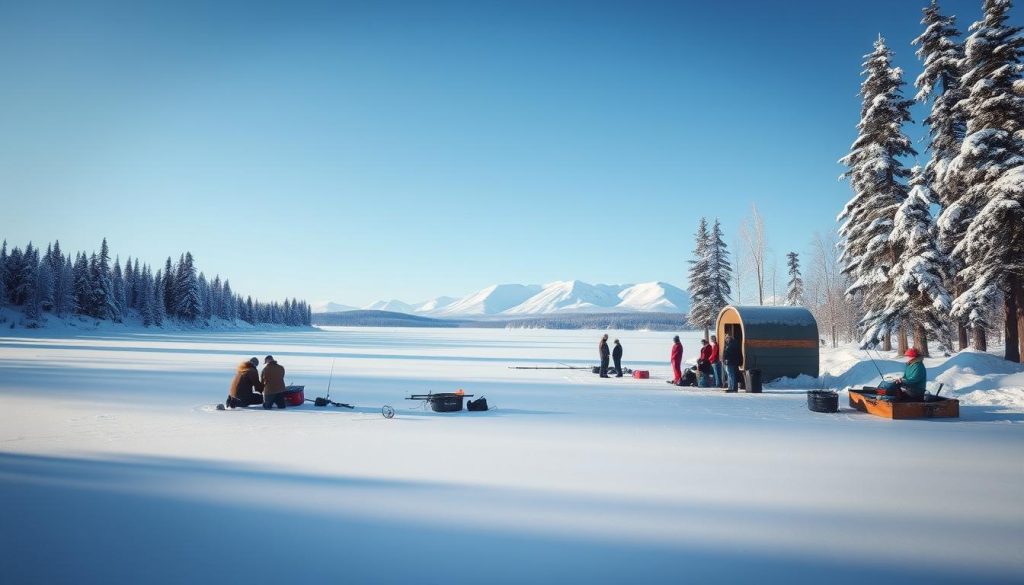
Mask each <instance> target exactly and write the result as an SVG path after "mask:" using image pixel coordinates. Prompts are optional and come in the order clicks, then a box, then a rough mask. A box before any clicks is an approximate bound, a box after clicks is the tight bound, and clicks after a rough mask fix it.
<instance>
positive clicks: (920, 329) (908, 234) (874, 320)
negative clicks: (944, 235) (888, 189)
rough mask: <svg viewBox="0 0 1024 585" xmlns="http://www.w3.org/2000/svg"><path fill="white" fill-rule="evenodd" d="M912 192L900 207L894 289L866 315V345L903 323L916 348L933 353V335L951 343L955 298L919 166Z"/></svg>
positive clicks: (892, 274) (896, 223)
mask: <svg viewBox="0 0 1024 585" xmlns="http://www.w3.org/2000/svg"><path fill="white" fill-rule="evenodd" d="M913 173H914V174H913V177H912V178H911V183H910V184H911V191H910V195H909V196H908V197H907V199H906V200H905V201H904V202H903V204H902V205H900V207H899V209H898V210H897V211H896V217H895V220H894V223H893V230H892V239H893V240H896V241H899V242H900V245H901V247H902V248H903V253H902V254H901V255H900V257H899V259H898V260H897V261H896V263H895V264H894V265H893V267H892V268H891V269H890V271H889V277H890V279H891V290H890V291H889V294H888V295H887V297H886V303H885V306H883V307H881V308H878V309H870V310H869V311H868V313H867V315H866V316H865V317H864V320H863V321H864V322H865V323H870V324H871V326H870V327H868V328H867V329H866V330H865V332H864V337H863V339H862V345H864V346H871V345H874V344H875V343H876V342H877V340H879V339H882V338H885V337H887V336H889V335H891V334H892V332H893V331H895V330H896V328H898V327H900V326H901V325H903V326H905V329H907V330H910V331H913V332H914V341H915V345H916V346H917V349H918V350H920V351H921V352H922V353H923V355H925V356H927V355H928V335H929V334H930V335H932V336H936V337H938V338H939V339H940V340H941V341H942V343H943V345H948V344H949V343H950V335H949V328H948V324H947V323H948V322H947V317H948V315H949V308H950V297H949V293H948V292H947V290H946V286H945V281H946V270H947V266H948V264H947V262H946V259H945V256H944V255H943V254H942V253H941V252H940V251H939V249H938V246H937V245H936V242H935V231H936V230H935V223H934V221H933V220H932V215H931V205H932V203H933V201H932V198H931V194H930V192H929V189H928V179H927V176H926V174H925V172H924V170H923V169H921V167H914V169H913Z"/></svg>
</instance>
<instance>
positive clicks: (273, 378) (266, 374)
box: [260, 355, 287, 410]
mask: <svg viewBox="0 0 1024 585" xmlns="http://www.w3.org/2000/svg"><path fill="white" fill-rule="evenodd" d="M263 363H264V366H263V374H262V375H261V376H260V381H261V382H262V383H263V408H265V409H267V410H270V408H271V407H272V406H273V405H275V404H276V405H277V407H278V408H284V406H285V400H284V391H285V389H286V388H287V386H285V383H284V366H282V365H281V364H279V363H277V360H275V359H274V356H272V355H268V356H267V357H266V358H265V359H264V360H263Z"/></svg>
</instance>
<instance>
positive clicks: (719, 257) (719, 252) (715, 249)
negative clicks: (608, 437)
mask: <svg viewBox="0 0 1024 585" xmlns="http://www.w3.org/2000/svg"><path fill="white" fill-rule="evenodd" d="M708 271H709V274H710V280H709V282H710V287H709V293H708V302H707V304H708V306H709V308H710V309H711V324H712V326H714V324H715V320H716V319H718V313H720V312H721V311H722V309H723V308H724V307H725V306H726V305H728V304H729V302H730V300H731V297H732V287H731V286H730V285H729V282H730V281H731V280H732V264H730V263H729V248H728V247H727V246H726V245H725V239H724V238H723V237H722V224H721V222H720V221H718V218H717V217H716V218H715V223H714V225H712V226H711V238H710V239H709V240H708ZM307 312H308V311H307ZM307 325H308V323H307Z"/></svg>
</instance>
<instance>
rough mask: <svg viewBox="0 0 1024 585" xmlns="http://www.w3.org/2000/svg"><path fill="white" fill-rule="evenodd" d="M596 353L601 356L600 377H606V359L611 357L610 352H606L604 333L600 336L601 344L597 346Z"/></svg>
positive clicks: (606, 339)
mask: <svg viewBox="0 0 1024 585" xmlns="http://www.w3.org/2000/svg"><path fill="white" fill-rule="evenodd" d="M597 353H598V354H599V355H600V356H601V377H602V378H607V377H608V358H610V357H611V352H610V351H609V350H608V334H607V333H605V334H604V335H602V336H601V343H599V344H598V345H597Z"/></svg>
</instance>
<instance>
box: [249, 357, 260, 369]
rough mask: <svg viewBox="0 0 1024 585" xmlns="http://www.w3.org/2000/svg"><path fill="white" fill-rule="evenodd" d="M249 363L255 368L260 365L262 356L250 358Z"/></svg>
mask: <svg viewBox="0 0 1024 585" xmlns="http://www.w3.org/2000/svg"><path fill="white" fill-rule="evenodd" d="M249 365H251V366H252V367H254V368H255V367H256V366H258V365H260V358H257V357H254V358H249Z"/></svg>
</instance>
